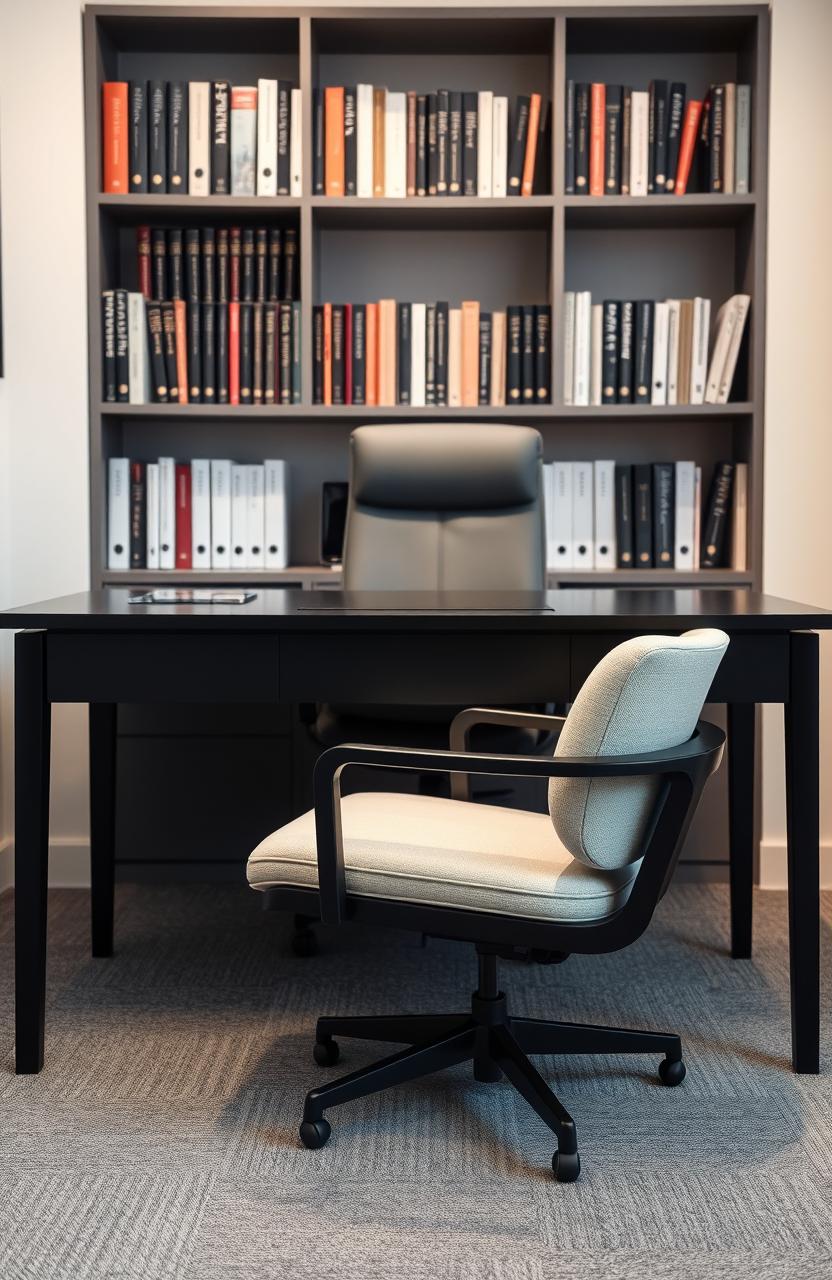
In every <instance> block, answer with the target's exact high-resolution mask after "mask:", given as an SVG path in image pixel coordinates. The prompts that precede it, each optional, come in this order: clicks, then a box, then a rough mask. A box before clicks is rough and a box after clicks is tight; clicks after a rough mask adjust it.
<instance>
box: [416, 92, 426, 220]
mask: <svg viewBox="0 0 832 1280" xmlns="http://www.w3.org/2000/svg"><path fill="white" fill-rule="evenodd" d="M427 193H428V99H427V94H424V93H419V94H417V95H416V195H417V196H426V195H427Z"/></svg>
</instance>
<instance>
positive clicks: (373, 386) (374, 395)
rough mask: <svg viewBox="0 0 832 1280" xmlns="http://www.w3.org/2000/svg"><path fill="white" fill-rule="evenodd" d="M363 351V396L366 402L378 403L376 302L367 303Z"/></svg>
mask: <svg viewBox="0 0 832 1280" xmlns="http://www.w3.org/2000/svg"><path fill="white" fill-rule="evenodd" d="M364 353H365V360H366V368H365V373H364V377H365V380H366V384H365V389H364V397H365V400H366V403H367V404H378V303H377V302H368V303H367V318H366V320H365V322H364Z"/></svg>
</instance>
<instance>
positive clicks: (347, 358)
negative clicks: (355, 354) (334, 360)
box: [344, 302, 352, 404]
mask: <svg viewBox="0 0 832 1280" xmlns="http://www.w3.org/2000/svg"><path fill="white" fill-rule="evenodd" d="M344 404H352V303H351V302H345V303H344Z"/></svg>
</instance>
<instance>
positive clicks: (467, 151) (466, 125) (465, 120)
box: [462, 93, 479, 196]
mask: <svg viewBox="0 0 832 1280" xmlns="http://www.w3.org/2000/svg"><path fill="white" fill-rule="evenodd" d="M478 108H479V100H478V96H477V94H476V93H464V94H463V95H462V194H463V195H464V196H475V195H476V194H477V133H478V130H479V114H478Z"/></svg>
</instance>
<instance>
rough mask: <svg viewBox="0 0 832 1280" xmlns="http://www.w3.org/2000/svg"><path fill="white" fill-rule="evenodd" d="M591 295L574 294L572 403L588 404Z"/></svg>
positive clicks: (587, 293)
mask: <svg viewBox="0 0 832 1280" xmlns="http://www.w3.org/2000/svg"><path fill="white" fill-rule="evenodd" d="M591 325H592V294H591V293H589V291H588V290H582V291H581V292H580V293H576V294H575V373H574V375H573V383H572V403H573V404H575V405H588V404H589V373H590V356H591V350H590V348H591V342H592V332H591Z"/></svg>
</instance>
